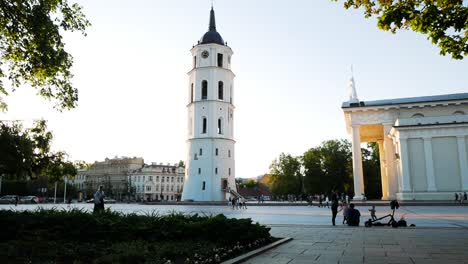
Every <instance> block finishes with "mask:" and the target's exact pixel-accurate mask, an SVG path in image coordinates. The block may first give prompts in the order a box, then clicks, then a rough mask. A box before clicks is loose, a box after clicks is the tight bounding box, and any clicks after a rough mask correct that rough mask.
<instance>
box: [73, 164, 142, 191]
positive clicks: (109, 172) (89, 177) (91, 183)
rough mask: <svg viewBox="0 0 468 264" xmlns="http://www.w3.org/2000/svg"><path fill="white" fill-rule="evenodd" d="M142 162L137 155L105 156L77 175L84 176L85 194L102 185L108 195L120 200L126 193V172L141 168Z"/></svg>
mask: <svg viewBox="0 0 468 264" xmlns="http://www.w3.org/2000/svg"><path fill="white" fill-rule="evenodd" d="M144 164H145V163H144V160H143V158H137V157H133V158H129V157H121V158H118V157H116V158H113V159H108V158H106V159H105V160H104V161H96V162H94V164H93V165H91V167H90V168H89V169H88V170H86V172H81V173H79V175H78V176H80V175H81V177H84V178H85V181H84V192H85V193H86V195H87V196H89V195H90V194H92V193H93V192H95V191H96V190H97V189H98V188H99V186H101V185H102V186H103V187H104V191H105V192H106V193H107V195H108V196H109V197H112V198H115V199H119V200H120V199H123V198H124V197H125V196H126V194H127V193H128V182H127V176H128V174H129V173H130V172H132V171H135V170H138V169H140V168H142V167H143V166H144ZM78 182H79V181H78ZM78 182H77V183H78Z"/></svg>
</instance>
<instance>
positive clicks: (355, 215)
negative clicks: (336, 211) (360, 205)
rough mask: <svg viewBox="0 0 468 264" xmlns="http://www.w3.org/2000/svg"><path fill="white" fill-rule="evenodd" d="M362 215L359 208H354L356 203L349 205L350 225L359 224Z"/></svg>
mask: <svg viewBox="0 0 468 264" xmlns="http://www.w3.org/2000/svg"><path fill="white" fill-rule="evenodd" d="M360 217H361V213H360V212H359V210H357V209H354V204H353V203H352V204H350V205H349V209H348V217H347V218H348V225H349V226H359V220H360V219H359V218H360Z"/></svg>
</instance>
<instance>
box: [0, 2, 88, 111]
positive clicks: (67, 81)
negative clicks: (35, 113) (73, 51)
mask: <svg viewBox="0 0 468 264" xmlns="http://www.w3.org/2000/svg"><path fill="white" fill-rule="evenodd" d="M88 26H90V23H89V21H88V20H87V19H86V17H85V16H84V14H83V12H82V10H81V7H80V6H79V5H77V4H71V5H70V4H69V3H68V1H67V0H22V1H11V0H0V94H3V95H8V94H9V92H10V91H8V89H7V88H6V85H5V83H4V81H5V80H7V81H8V82H9V86H12V89H10V90H11V91H14V90H15V89H16V88H18V87H19V86H21V85H22V84H28V85H30V86H32V87H33V88H35V89H38V94H39V95H41V96H42V97H45V98H47V99H55V100H56V108H57V109H59V110H61V109H70V108H73V107H75V106H76V102H77V101H78V91H77V89H76V88H74V87H73V85H72V83H71V78H72V77H73V75H72V73H71V72H70V69H71V67H72V65H73V58H72V56H71V55H70V54H68V53H67V52H66V51H65V44H64V43H63V42H62V35H61V33H63V31H81V32H82V33H83V34H85V29H86V28H87V27H88ZM6 108H7V105H6V104H5V102H3V101H0V109H3V110H6Z"/></svg>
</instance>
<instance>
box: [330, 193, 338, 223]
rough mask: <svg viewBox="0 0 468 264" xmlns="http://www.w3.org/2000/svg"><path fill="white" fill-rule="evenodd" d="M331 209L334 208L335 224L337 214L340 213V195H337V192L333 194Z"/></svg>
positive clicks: (333, 221) (333, 220) (333, 218)
mask: <svg viewBox="0 0 468 264" xmlns="http://www.w3.org/2000/svg"><path fill="white" fill-rule="evenodd" d="M331 210H332V224H333V225H335V219H336V215H337V214H338V197H337V196H336V193H333V194H332V205H331Z"/></svg>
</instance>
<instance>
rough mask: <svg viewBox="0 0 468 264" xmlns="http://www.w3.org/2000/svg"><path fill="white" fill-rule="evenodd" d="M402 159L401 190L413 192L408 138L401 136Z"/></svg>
mask: <svg viewBox="0 0 468 264" xmlns="http://www.w3.org/2000/svg"><path fill="white" fill-rule="evenodd" d="M400 160H401V173H402V175H401V178H402V186H401V187H402V188H401V192H411V178H410V177H411V175H410V170H409V155H408V140H407V139H406V138H400Z"/></svg>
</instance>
